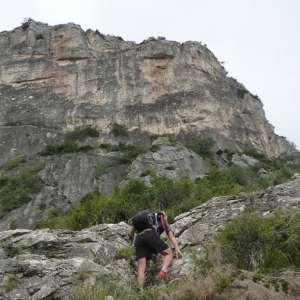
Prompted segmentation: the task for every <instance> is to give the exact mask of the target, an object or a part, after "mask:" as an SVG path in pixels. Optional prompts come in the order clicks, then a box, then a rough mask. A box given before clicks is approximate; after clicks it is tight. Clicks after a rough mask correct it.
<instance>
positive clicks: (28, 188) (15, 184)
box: [0, 163, 44, 219]
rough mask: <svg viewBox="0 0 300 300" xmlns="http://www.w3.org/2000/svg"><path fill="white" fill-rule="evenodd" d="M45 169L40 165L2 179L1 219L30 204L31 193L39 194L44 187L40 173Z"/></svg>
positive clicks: (0, 196)
mask: <svg viewBox="0 0 300 300" xmlns="http://www.w3.org/2000/svg"><path fill="white" fill-rule="evenodd" d="M43 168H44V163H40V164H38V165H37V166H35V167H33V168H28V169H22V170H21V171H20V172H19V173H17V174H15V175H13V176H10V177H2V178H1V179H0V201H1V205H2V211H1V214H0V219H1V218H3V217H4V215H6V214H7V213H8V212H10V211H12V210H14V209H17V208H19V207H21V206H22V205H24V204H26V203H29V202H30V201H31V200H32V198H31V193H37V192H39V191H40V189H41V187H42V181H41V180H40V178H39V176H38V172H39V171H40V170H42V169H43Z"/></svg>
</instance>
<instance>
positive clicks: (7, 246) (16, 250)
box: [2, 243, 23, 258]
mask: <svg viewBox="0 0 300 300" xmlns="http://www.w3.org/2000/svg"><path fill="white" fill-rule="evenodd" d="M2 248H3V250H4V253H5V254H6V256H7V257H10V258H12V257H16V256H18V255H21V254H22V253H23V249H22V247H21V246H17V247H15V246H14V245H13V244H12V243H2Z"/></svg>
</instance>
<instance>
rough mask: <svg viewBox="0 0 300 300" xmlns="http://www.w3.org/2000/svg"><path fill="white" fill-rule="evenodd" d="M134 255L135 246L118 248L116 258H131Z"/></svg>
mask: <svg viewBox="0 0 300 300" xmlns="http://www.w3.org/2000/svg"><path fill="white" fill-rule="evenodd" d="M133 255H134V249H133V247H123V248H117V252H116V259H123V258H124V259H126V260H130V259H131V258H132V257H133Z"/></svg>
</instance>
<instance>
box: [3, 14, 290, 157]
mask: <svg viewBox="0 0 300 300" xmlns="http://www.w3.org/2000/svg"><path fill="white" fill-rule="evenodd" d="M226 74H227V72H226V71H225V69H224V67H223V66H222V65H221V64H220V63H219V61H218V60H217V58H216V57H215V56H214V55H213V53H212V52H211V51H210V50H209V49H208V48H207V47H206V46H204V45H202V44H201V43H198V42H190V41H189V42H185V43H178V42H174V41H168V40H165V39H164V38H162V37H160V38H158V39H155V38H149V39H148V40H145V41H144V42H142V43H140V44H136V43H134V42H129V41H123V40H122V38H120V37H114V36H105V35H103V34H101V33H100V32H99V31H97V30H96V31H93V30H87V31H86V32H84V31H83V30H82V29H81V27H80V26H79V25H75V24H73V23H69V24H65V25H57V26H48V25H47V24H43V23H40V22H35V21H33V20H30V21H29V22H28V23H27V24H23V26H22V27H17V28H15V29H14V30H13V31H11V32H6V31H5V32H2V33H0V151H1V154H2V155H1V157H0V161H6V160H9V159H11V158H12V157H14V156H16V155H22V154H26V155H27V154H29V153H34V152H37V151H39V150H41V149H42V148H44V146H45V145H47V144H53V143H55V142H59V141H61V140H62V139H63V137H64V134H65V133H66V132H67V131H70V130H73V129H74V128H75V127H76V126H79V125H87V124H91V125H93V126H95V127H96V128H97V129H98V130H99V131H100V133H101V134H100V137H99V138H98V140H97V141H96V142H97V143H100V142H112V141H114V140H113V136H112V135H111V131H110V129H111V125H112V123H114V122H117V123H119V124H124V125H126V126H127V127H128V128H129V131H130V133H131V134H130V137H129V139H128V141H127V142H131V143H136V144H137V143H139V144H145V143H149V135H151V134H162V133H171V134H174V135H176V136H178V137H179V138H180V139H181V140H185V139H186V138H187V137H191V136H211V137H213V138H214V140H215V141H216V149H222V150H224V149H226V148H227V149H237V150H239V149H245V148H255V149H256V150H258V151H259V152H263V153H265V154H267V155H268V156H270V157H278V156H280V155H281V154H283V153H289V152H291V151H292V150H293V149H292V147H291V146H290V144H289V143H288V142H287V141H286V139H285V138H283V137H280V136H278V135H276V134H275V133H274V128H273V126H272V125H271V124H270V123H269V122H268V121H267V119H266V118H265V114H264V110H263V105H262V103H261V101H260V100H259V99H258V98H257V97H255V96H253V95H252V94H251V93H250V92H249V91H248V90H247V89H246V88H245V87H244V86H243V85H242V84H240V83H238V82H237V81H236V80H234V79H233V78H230V77H227V76H226ZM114 142H115V141H114Z"/></svg>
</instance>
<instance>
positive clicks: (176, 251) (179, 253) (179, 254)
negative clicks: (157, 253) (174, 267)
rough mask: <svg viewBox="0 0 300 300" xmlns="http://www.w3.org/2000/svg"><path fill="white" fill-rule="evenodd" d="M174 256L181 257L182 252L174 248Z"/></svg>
mask: <svg viewBox="0 0 300 300" xmlns="http://www.w3.org/2000/svg"><path fill="white" fill-rule="evenodd" d="M175 253H176V258H182V253H181V251H180V250H179V249H177V250H175Z"/></svg>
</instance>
